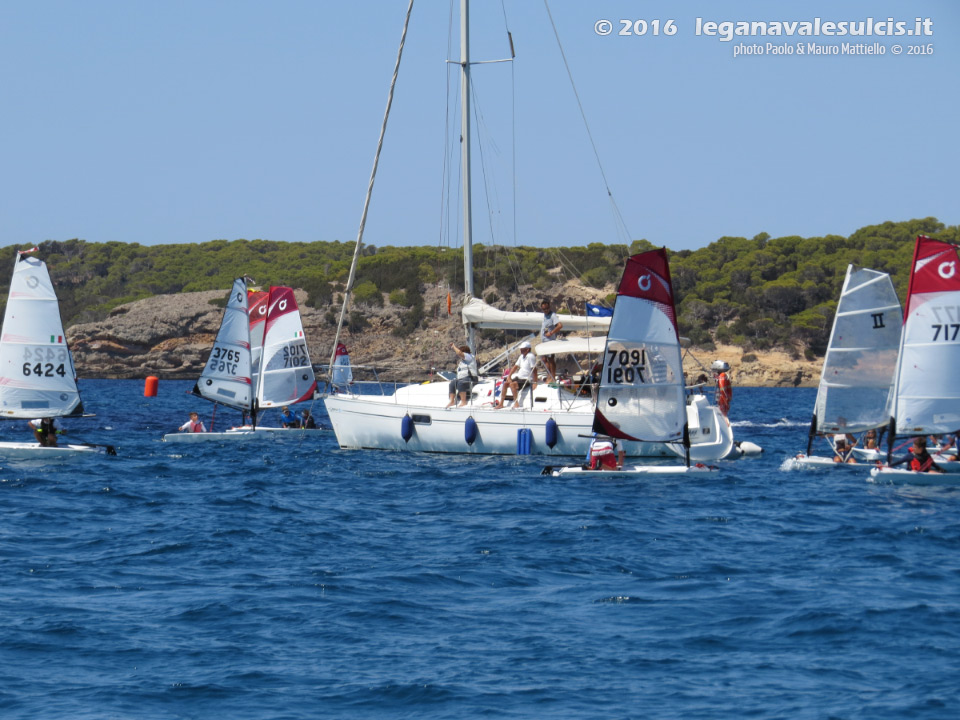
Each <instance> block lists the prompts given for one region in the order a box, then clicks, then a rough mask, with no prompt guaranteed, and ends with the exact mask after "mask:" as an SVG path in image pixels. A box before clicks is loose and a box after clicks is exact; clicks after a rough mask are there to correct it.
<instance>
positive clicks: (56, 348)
mask: <svg viewBox="0 0 960 720" xmlns="http://www.w3.org/2000/svg"><path fill="white" fill-rule="evenodd" d="M36 249H37V248H32V249H30V250H26V251H19V252H18V253H17V259H16V261H15V263H14V267H13V277H12V278H11V280H10V294H9V295H8V297H7V307H6V310H5V311H4V316H3V329H2V331H0V417H3V418H6V419H17V420H35V419H38V418H76V417H84V412H83V403H82V402H81V400H80V391H79V390H78V389H77V380H76V372H75V370H74V367H73V356H72V354H71V353H70V348H69V347H68V346H67V338H66V335H65V334H64V332H63V321H62V320H61V319H60V303H59V302H58V300H57V294H56V292H55V291H54V289H53V283H52V282H51V281H50V273H49V272H48V271H47V266H46V264H45V263H44V262H43V261H42V260H40V259H38V258H36V257H33V256H32V255H30V254H29V253H32V252H34V251H35V250H36ZM87 417H89V416H87ZM25 429H26V428H25ZM67 436H68V437H69V433H67ZM91 452H101V453H107V454H110V455H116V451H115V450H114V449H113V447H112V446H110V445H94V444H90V443H77V442H73V443H70V442H65V443H63V444H59V443H58V444H57V446H56V447H49V446H43V445H40V443H38V442H0V456H2V457H18V458H25V457H27V458H51V457H66V456H70V455H76V454H79V453H91Z"/></svg>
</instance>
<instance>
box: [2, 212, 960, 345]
mask: <svg viewBox="0 0 960 720" xmlns="http://www.w3.org/2000/svg"><path fill="white" fill-rule="evenodd" d="M920 234H924V235H929V236H931V237H936V238H939V239H942V240H946V241H949V242H953V243H957V244H960V227H958V226H951V227H945V226H944V225H943V224H942V223H940V222H939V221H937V220H936V219H935V218H925V219H923V220H910V221H906V222H898V223H894V222H886V223H883V224H880V225H872V226H869V227H864V228H861V229H860V230H857V231H856V232H855V233H853V234H852V235H851V236H850V237H848V238H845V237H841V236H838V235H828V236H826V237H817V238H801V237H796V236H791V237H782V238H771V237H769V236H768V235H766V234H765V233H764V234H761V235H758V236H757V237H754V238H752V239H749V240H748V239H746V238H733V237H724V238H720V239H719V240H717V241H716V242H713V243H711V244H710V245H708V246H707V247H705V248H701V249H699V250H683V251H680V252H675V253H671V256H670V263H671V273H672V275H673V279H674V285H675V292H676V297H677V299H678V312H679V320H680V327H681V332H683V333H684V334H686V335H688V336H689V337H690V338H691V339H692V340H693V341H694V343H696V344H698V345H709V344H710V343H712V342H723V343H730V344H735V345H740V346H743V347H745V348H747V349H761V350H762V349H768V348H772V347H783V348H791V349H798V348H803V349H805V351H806V352H807V354H808V355H811V354H814V353H815V354H821V353H822V352H823V351H824V349H825V347H826V343H827V340H828V338H829V333H830V326H831V323H832V320H833V312H834V309H835V307H836V301H837V295H838V294H839V292H840V287H841V285H842V283H843V278H844V274H845V272H846V267H847V265H848V264H849V263H854V264H856V265H859V266H862V267H870V268H874V269H877V270H882V271H885V272H889V273H890V274H891V275H892V276H893V279H894V284H895V285H896V287H897V290H898V292H899V293H900V295H901V297H903V295H904V294H905V292H906V284H907V274H908V268H909V265H910V260H911V257H912V252H913V241H914V239H915V238H916V236H917V235H920ZM650 247H652V245H650V243H648V242H647V241H645V240H636V241H634V242H633V243H631V245H630V246H629V247H627V246H626V245H604V244H602V243H591V244H589V245H587V246H585V247H569V248H531V247H515V248H504V247H500V246H496V247H484V246H478V247H476V248H475V252H474V268H475V275H476V283H475V292H476V294H478V295H483V296H484V298H485V299H487V301H488V302H492V303H497V304H499V305H500V306H501V307H503V308H504V309H508V310H520V309H535V307H536V305H537V304H538V302H539V293H547V292H549V289H550V288H551V287H552V286H553V285H554V284H555V283H556V282H557V281H558V280H560V281H562V280H566V279H570V278H571V277H577V278H579V280H580V281H581V282H582V283H583V284H584V285H586V286H588V287H593V288H596V289H597V299H598V300H601V299H603V298H602V291H601V289H602V288H603V287H604V285H606V284H609V283H611V282H615V281H616V280H617V279H618V278H619V276H620V272H621V268H622V262H623V259H624V257H626V256H627V255H629V254H631V253H635V252H641V251H643V250H646V249H649V248H650ZM18 249H20V248H19V246H10V247H7V248H3V249H2V250H0V263H3V262H7V263H8V264H7V265H6V267H12V266H13V260H14V256H15V253H16V251H17V250H18ZM352 254H353V243H343V242H315V243H285V242H274V241H267V240H234V241H229V242H228V241H226V240H214V241H212V242H207V243H201V244H184V245H155V246H142V245H138V244H136V243H130V244H128V243H121V242H109V243H88V242H85V241H83V240H69V241H66V242H56V241H47V242H44V243H42V244H41V245H40V250H39V257H40V258H41V259H43V260H45V261H46V263H47V265H48V266H49V268H50V273H51V276H52V278H53V282H54V285H55V286H56V288H57V294H58V296H59V297H60V300H61V312H62V314H63V319H64V322H65V324H66V325H67V326H69V325H71V324H74V323H77V322H88V321H93V320H98V319H101V318H103V317H105V316H106V315H107V314H108V313H109V311H110V310H111V309H113V308H114V307H116V306H117V305H121V304H123V303H126V302H130V301H133V300H137V299H140V298H145V297H150V296H152V295H156V294H161V293H178V292H192V291H199V290H217V289H222V290H224V292H225V293H226V291H227V290H228V289H229V287H230V285H231V283H232V281H233V279H234V278H235V277H238V276H240V275H247V276H249V277H251V278H253V279H254V280H255V281H256V282H257V283H258V284H260V285H262V286H264V287H265V286H267V285H270V284H274V285H290V286H293V287H299V288H302V289H304V290H306V291H307V293H308V295H309V299H308V304H309V305H311V306H313V307H317V308H330V309H331V310H333V309H338V308H339V303H340V298H341V297H342V295H341V293H342V291H343V289H344V286H345V283H346V280H347V274H348V271H349V266H350V260H351V257H352ZM0 266H2V265H0ZM0 280H3V281H5V284H4V285H2V286H0V292H2V297H3V300H4V301H5V298H6V283H9V279H8V277H3V278H0ZM437 282H442V283H446V284H447V285H449V286H450V287H451V289H452V291H453V292H454V293H457V292H460V291H462V289H463V263H462V252H461V251H460V250H452V249H448V248H429V247H391V246H388V247H382V248H375V247H373V246H370V247H366V248H364V250H363V254H362V257H361V260H360V264H359V269H358V276H357V280H356V284H355V293H354V301H355V305H356V306H357V308H356V310H355V311H354V312H352V313H351V317H350V321H351V325H352V326H357V327H359V326H362V325H363V323H364V322H365V320H364V318H363V313H362V311H363V307H364V305H369V306H382V305H384V303H385V302H387V303H389V304H390V305H393V306H396V307H397V308H398V309H400V308H402V314H401V317H400V326H399V327H398V328H397V332H398V333H399V334H404V335H405V334H408V333H410V332H412V331H413V330H415V329H416V328H417V327H418V326H419V325H422V324H423V323H424V322H427V320H425V318H426V316H427V313H426V311H425V309H424V301H423V290H424V289H425V287H427V286H429V285H432V284H434V283H437ZM521 287H523V288H528V287H532V288H533V294H531V293H530V292H529V291H527V292H526V294H525V295H524V297H523V302H522V303H519V302H518V303H517V304H519V305H520V306H512V307H507V304H506V303H505V302H503V301H502V299H503V298H507V297H509V296H511V295H513V294H514V293H516V292H517V291H518V290H519V289H520V288H521ZM385 296H386V300H385ZM528 296H529V297H528ZM556 300H557V301H558V302H561V303H562V302H563V298H556ZM561 309H563V310H565V311H572V312H582V310H583V308H582V307H579V308H578V307H563V308H561ZM333 316H334V314H333V313H332V312H331V313H328V314H327V318H328V321H330V320H331V319H332V318H333Z"/></svg>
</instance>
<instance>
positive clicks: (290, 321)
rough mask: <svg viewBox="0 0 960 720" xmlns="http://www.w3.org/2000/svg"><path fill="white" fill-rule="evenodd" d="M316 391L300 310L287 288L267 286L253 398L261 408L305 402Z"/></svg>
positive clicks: (291, 291) (291, 292)
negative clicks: (267, 292)
mask: <svg viewBox="0 0 960 720" xmlns="http://www.w3.org/2000/svg"><path fill="white" fill-rule="evenodd" d="M316 388H317V381H316V379H315V378H314V375H313V365H312V364H311V362H310V353H309V351H308V350H307V340H306V338H305V337H304V334H303V321H302V320H301V319H300V308H299V307H298V306H297V300H296V298H295V297H294V296H293V290H291V289H290V288H288V287H271V288H270V294H269V298H268V301H267V319H266V323H265V324H264V335H263V356H262V358H261V363H260V380H259V383H258V385H257V398H258V399H259V404H260V407H261V408H268V407H276V406H280V405H290V404H293V403H298V402H302V401H304V400H309V399H310V398H312V397H313V393H314V391H315V390H316Z"/></svg>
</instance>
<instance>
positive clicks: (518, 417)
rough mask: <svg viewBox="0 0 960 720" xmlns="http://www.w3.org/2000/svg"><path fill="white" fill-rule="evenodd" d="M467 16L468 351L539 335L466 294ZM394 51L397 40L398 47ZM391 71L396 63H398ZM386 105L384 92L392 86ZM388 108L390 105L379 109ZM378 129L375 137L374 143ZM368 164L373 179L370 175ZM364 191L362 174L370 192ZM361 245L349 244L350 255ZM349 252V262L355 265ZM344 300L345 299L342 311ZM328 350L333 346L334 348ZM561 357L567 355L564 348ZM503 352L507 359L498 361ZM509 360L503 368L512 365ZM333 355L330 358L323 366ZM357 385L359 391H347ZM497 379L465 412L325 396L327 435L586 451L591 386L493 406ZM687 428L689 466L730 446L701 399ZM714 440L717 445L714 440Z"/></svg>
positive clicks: (464, 50) (672, 453)
mask: <svg viewBox="0 0 960 720" xmlns="http://www.w3.org/2000/svg"><path fill="white" fill-rule="evenodd" d="M469 39H470V31H469V9H468V3H467V0H461V3H460V61H459V66H460V75H461V77H460V79H461V83H460V88H461V89H460V103H461V112H460V121H461V138H463V141H462V142H461V143H460V145H461V166H462V174H461V182H462V187H463V192H462V197H463V238H464V251H463V255H464V278H465V295H466V302H465V303H464V308H463V312H462V316H463V322H464V325H465V326H466V330H467V337H468V340H467V344H468V345H469V346H470V347H471V348H474V349H475V348H476V343H475V341H474V336H475V330H476V329H477V328H496V329H512V330H527V331H531V332H536V331H539V330H540V327H541V320H542V317H543V316H542V315H541V314H539V313H512V312H503V311H500V310H496V309H494V308H492V307H490V306H489V305H487V304H486V303H484V302H483V301H482V300H480V299H478V298H475V297H473V293H474V288H473V255H472V239H471V238H472V207H471V192H470V176H471V169H470V167H471V166H470V154H471V140H470V138H471V134H470V133H471V128H470V126H471V122H470V119H471V111H470V94H471V93H470V87H471V86H470V70H471V60H470V53H469ZM401 49H402V43H401ZM398 64H399V58H398ZM391 98H392V89H391ZM388 111H389V102H388ZM382 137H383V131H381V140H382ZM376 163H377V161H376V160H375V161H374V174H375V172H376ZM372 185H373V176H371V183H370V188H372ZM369 198H370V189H368V193H367V203H366V204H365V206H364V214H363V218H362V219H361V224H360V237H362V232H363V225H364V222H365V219H366V211H367V207H368V206H369ZM359 247H360V238H358V242H357V249H358V250H359ZM356 258H357V254H356V253H355V255H354V261H355V262H356ZM354 273H355V265H354V267H353V268H351V273H350V279H349V280H348V283H347V287H348V288H350V287H352V283H353V278H354ZM346 302H347V299H346V298H345V300H344V303H345V304H344V309H343V310H342V311H341V318H342V316H343V314H344V312H345V309H346ZM559 317H560V321H561V322H562V323H563V329H564V331H565V332H567V331H569V332H573V331H578V330H583V331H598V332H605V331H606V329H607V327H608V326H609V318H591V317H576V316H571V315H560V316H559ZM334 345H336V342H334ZM545 345H547V343H544V344H542V345H540V346H538V347H537V352H538V354H539V355H541V356H542V355H543V354H545V353H546V352H556V351H559V350H560V349H561V348H562V346H563V343H562V342H561V343H559V345H558V346H555V343H552V342H551V343H549V345H550V346H555V348H554V349H549V350H548V349H547V348H545V347H544V346H545ZM570 350H573V343H572V341H571V345H570ZM505 355H506V354H505ZM507 357H508V362H512V359H510V358H509V356H507ZM332 365H333V358H331V366H332ZM353 387H354V388H357V387H359V386H358V385H356V386H353ZM497 388H498V386H497V380H496V379H494V378H481V379H480V382H479V383H477V384H476V385H475V386H474V388H473V391H472V393H471V397H470V401H469V404H468V405H467V406H465V407H453V408H446V405H447V402H448V384H447V381H446V380H444V381H441V382H430V383H424V384H421V385H409V386H406V387H401V388H399V389H397V390H396V391H395V392H394V393H393V394H391V395H368V394H362V393H360V392H359V390H354V391H352V392H345V393H334V394H331V395H329V396H328V397H327V398H325V404H326V409H327V413H328V415H329V416H330V422H331V424H332V425H333V429H334V432H335V433H336V437H337V442H338V443H339V445H340V447H341V448H345V449H361V448H365V449H379V450H407V451H421V452H441V453H465V454H498V455H513V454H532V455H557V456H564V455H567V456H569V455H583V454H584V453H585V452H586V450H587V446H588V444H589V438H588V436H589V433H590V431H591V428H592V427H593V418H594V405H595V403H594V397H593V395H592V392H593V388H592V387H591V386H589V385H586V386H564V385H559V384H557V383H546V382H542V383H540V384H538V385H537V386H536V388H535V389H534V390H533V392H532V394H531V397H530V398H529V402H524V403H523V404H518V406H517V407H516V409H497V408H495V407H494V399H495V397H496V392H497ZM689 413H690V416H691V417H692V418H693V421H692V422H691V425H690V434H691V438H692V443H691V448H690V454H691V457H692V458H693V459H694V460H695V461H710V460H715V459H718V458H719V457H721V455H718V454H717V453H718V452H719V451H720V450H722V449H723V448H724V447H727V451H726V452H729V448H730V447H732V445H733V434H732V430H731V428H730V424H729V422H728V421H727V419H726V418H725V417H723V416H722V415H721V413H720V412H719V411H718V410H717V409H716V408H714V407H711V406H708V405H707V403H706V398H705V397H703V396H701V397H700V398H695V399H694V400H693V401H692V402H691V405H690V407H689ZM718 435H719V436H722V437H721V440H720V442H717V437H718ZM623 448H624V450H625V451H626V453H627V455H629V456H652V457H676V456H677V452H676V450H675V449H674V447H673V446H672V445H670V444H668V443H663V442H650V441H646V440H630V441H624V443H623Z"/></svg>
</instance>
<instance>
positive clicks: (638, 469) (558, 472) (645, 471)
mask: <svg viewBox="0 0 960 720" xmlns="http://www.w3.org/2000/svg"><path fill="white" fill-rule="evenodd" d="M549 470H550V472H549V474H550V475H552V476H553V477H565V476H568V475H580V476H607V477H611V478H613V477H617V476H619V475H687V474H689V473H710V472H716V471H717V468H716V467H714V466H712V465H703V464H700V463H698V464H696V465H691V466H690V467H687V466H686V465H624V466H623V467H622V468H620V469H619V470H601V469H599V468H598V469H596V470H591V469H590V468H585V467H583V466H582V465H572V466H567V467H558V468H550V469H549ZM543 474H544V475H546V474H548V473H546V472H544V473H543Z"/></svg>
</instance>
